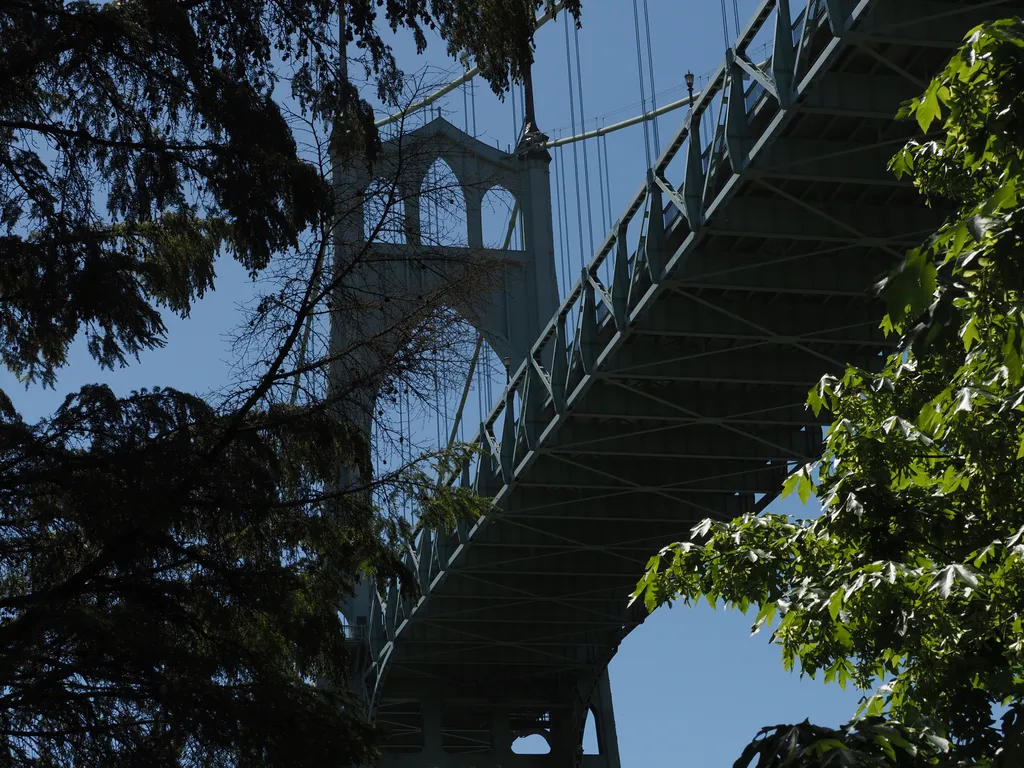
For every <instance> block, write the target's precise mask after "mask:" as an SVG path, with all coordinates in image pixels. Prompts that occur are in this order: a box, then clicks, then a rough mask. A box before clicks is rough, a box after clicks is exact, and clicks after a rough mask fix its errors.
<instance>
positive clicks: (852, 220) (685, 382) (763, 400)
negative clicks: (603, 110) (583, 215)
mask: <svg viewBox="0 0 1024 768" xmlns="http://www.w3.org/2000/svg"><path fill="white" fill-rule="evenodd" d="M902 2H903V0H899V3H892V2H890V3H888V4H887V3H885V2H882V3H879V4H878V7H879V8H881V9H890V10H891V9H892V8H893V7H894V5H899V4H900V3H902ZM907 5H908V6H910V5H914V4H913V3H909V2H908V3H907ZM969 5H970V4H969V3H934V2H933V3H928V4H927V6H928V7H929V8H931V9H932V10H933V12H941V11H942V10H943V9H947V10H955V9H957V8H960V9H963V8H967V7H968V6H969ZM936 8H937V11H936ZM897 10H898V9H897ZM1009 10H1013V9H1004V8H1000V7H995V8H989V9H988V11H987V13H988V15H990V16H997V15H1000V14H1002V13H1005V12H1007V11H1009ZM879 12H882V11H879ZM867 21H868V24H867V25H865V26H864V27H863V28H855V30H854V32H855V33H857V32H858V30H859V29H863V30H868V31H861V32H860V33H859V36H858V35H855V34H853V33H851V35H850V38H851V39H850V42H849V43H846V42H844V43H843V46H842V48H841V50H840V51H839V52H838V53H837V55H835V56H834V57H833V59H832V62H831V64H830V66H829V67H828V70H827V72H825V73H822V74H819V75H818V76H817V81H816V85H815V86H814V87H813V88H812V89H811V90H809V91H807V92H806V93H805V94H804V95H803V98H802V100H801V101H800V102H798V103H797V104H795V105H794V106H792V107H791V108H789V110H787V113H788V114H787V116H786V119H785V121H783V122H782V123H781V128H780V129H779V131H778V132H777V134H776V135H775V136H774V137H772V139H771V140H770V141H768V142H765V143H764V144H763V145H761V146H755V151H754V153H753V154H752V156H751V163H750V165H749V167H747V168H746V169H745V170H743V172H742V173H741V174H738V175H734V174H732V172H731V170H730V171H729V173H728V174H726V175H727V176H728V177H730V178H727V179H723V180H722V181H721V185H722V186H723V188H725V185H726V184H732V188H731V189H730V190H729V191H728V195H727V196H726V197H725V198H723V199H725V202H724V203H723V204H722V205H721V206H720V207H719V208H717V209H716V210H714V211H713V215H711V216H710V218H709V220H708V221H707V223H706V226H705V227H704V228H703V232H702V237H701V238H700V239H699V241H698V242H697V244H696V247H694V248H692V249H691V250H690V252H689V253H688V255H687V256H686V257H685V259H684V260H682V261H681V262H680V265H679V266H678V267H677V268H676V269H675V270H674V271H672V272H671V273H669V274H667V275H666V277H665V278H664V279H663V280H662V281H661V283H660V286H659V289H658V294H657V298H656V300H655V301H653V303H651V305H650V306H649V308H648V310H647V311H646V312H645V313H644V314H643V315H642V317H640V318H638V321H637V322H636V323H635V324H634V326H633V327H632V328H630V329H629V330H628V332H627V333H628V336H629V338H628V341H627V343H624V344H621V345H619V346H618V347H617V349H618V351H617V352H616V353H615V354H614V355H613V356H611V357H610V358H606V359H605V360H604V361H603V363H602V365H601V368H600V370H599V371H597V372H596V373H595V374H594V381H592V382H591V384H590V386H589V389H587V391H586V394H585V396H584V397H583V398H582V399H581V400H580V401H578V402H577V403H576V404H575V406H574V408H573V411H572V413H571V416H570V417H569V418H568V419H566V420H564V422H563V423H562V425H561V426H560V427H559V428H558V429H557V431H554V432H553V433H549V434H548V435H547V436H546V437H545V439H544V441H543V444H542V445H541V446H540V448H539V449H538V450H537V452H536V453H537V455H536V456H535V459H534V461H533V462H532V464H531V465H530V466H529V468H528V469H527V470H526V471H525V472H524V473H522V474H521V475H520V476H518V477H517V480H516V484H515V486H514V488H512V489H511V491H509V492H506V494H505V495H504V497H503V501H502V512H500V513H499V514H497V515H496V517H495V518H494V519H493V520H491V521H490V522H489V524H488V525H486V526H485V527H482V528H481V529H480V530H479V531H477V532H476V533H475V534H474V535H473V538H472V542H471V546H468V547H466V548H465V549H464V551H463V552H462V553H461V555H460V556H459V558H458V559H457V561H456V562H455V563H453V566H452V569H451V571H450V573H449V574H448V576H447V577H446V580H445V581H444V583H443V585H442V587H441V588H440V589H438V590H436V591H434V592H432V593H431V595H430V597H429V600H428V601H427V602H426V603H425V604H424V605H422V606H421V607H420V609H419V610H418V611H417V613H416V614H415V615H414V620H413V621H411V622H410V623H409V625H408V626H406V627H405V628H404V630H403V632H402V635H401V637H400V639H399V641H398V642H397V644H396V647H395V648H394V650H393V652H392V656H391V658H390V660H389V664H390V665H391V669H390V672H389V677H388V680H387V683H386V685H385V688H384V695H383V697H382V699H381V706H382V707H383V708H384V709H386V707H387V706H388V704H387V702H388V701H389V700H391V701H398V700H400V699H402V698H403V691H405V690H407V689H410V690H411V688H412V687H415V685H416V684H427V685H430V686H438V685H440V686H442V688H443V689H444V691H445V692H446V695H450V696H452V697H454V698H462V699H464V700H465V701H472V700H475V699H479V700H480V701H488V702H493V701H494V700H495V699H496V697H504V698H507V699H508V700H510V701H519V702H530V701H536V702H538V706H541V705H543V704H544V702H552V701H558V700H560V698H559V697H560V696H563V695H564V685H565V680H566V679H567V678H572V677H573V676H574V675H578V674H580V673H581V671H582V670H585V669H587V668H590V667H592V666H593V665H595V664H603V663H606V661H607V659H608V658H609V657H610V655H611V654H612V653H613V652H614V648H615V647H616V646H617V645H618V643H619V642H620V641H621V640H622V639H623V637H624V636H625V634H626V633H627V632H628V631H629V630H630V629H631V628H632V627H633V626H635V625H636V623H637V622H638V621H639V620H642V618H643V617H642V615H638V614H635V613H632V614H631V613H630V611H628V610H627V597H628V595H629V593H630V592H631V591H632V590H633V588H634V587H635V584H636V582H637V579H638V577H639V576H640V575H641V574H642V571H643V568H644V565H645V563H646V562H647V560H648V558H649V557H650V556H651V555H652V554H653V553H654V552H656V551H657V550H658V549H659V548H661V547H662V546H664V545H666V544H667V543H669V542H672V541H676V540H680V539H685V538H688V536H689V531H690V528H691V527H692V526H693V525H694V524H695V523H696V522H698V521H699V520H701V519H703V518H705V517H708V516H711V517H715V518H731V517H733V516H736V515H738V514H741V513H744V512H750V511H756V510H759V509H762V508H763V507H764V506H765V505H766V504H767V503H768V502H769V501H771V500H772V499H773V498H774V497H775V496H776V494H777V492H778V491H779V489H780V487H781V484H782V481H783V479H784V478H785V476H786V475H787V474H788V472H789V471H790V470H791V469H792V468H793V467H794V466H795V465H797V464H801V463H804V462H807V461H809V460H812V459H813V458H814V457H815V456H816V455H817V454H818V452H819V451H820V445H821V434H822V426H823V424H822V422H821V421H819V420H817V419H815V417H814V415H813V414H812V413H811V412H810V411H809V410H808V409H806V408H805V402H806V397H807V393H808V390H809V389H810V388H811V386H812V385H813V384H814V383H815V382H817V381H818V380H819V378H820V377H821V376H822V375H824V374H826V373H829V372H833V373H836V372H841V371H842V370H843V369H844V368H845V366H847V365H850V364H852V365H856V366H860V367H864V368H869V369H870V368H877V367H878V366H879V365H880V364H881V362H882V361H883V359H884V356H885V355H886V354H888V353H889V352H890V351H891V350H892V348H893V341H892V340H891V339H890V340H887V339H885V337H884V336H883V334H882V332H881V331H880V330H879V322H880V319H881V317H882V315H883V313H884V308H883V306H882V304H881V303H880V301H879V300H878V299H877V298H875V297H874V296H873V294H872V293H871V291H870V290H869V289H870V287H871V286H872V285H873V284H874V283H875V282H876V281H877V280H878V279H879V278H880V277H881V276H883V275H884V274H885V273H886V271H887V270H889V269H890V268H891V267H892V266H893V265H894V264H896V263H898V260H899V259H900V258H901V257H902V256H903V254H905V252H906V250H907V248H908V247H913V246H915V245H917V244H919V243H920V242H921V241H922V240H923V239H924V238H925V237H926V236H927V234H928V233H929V232H931V231H934V229H935V227H936V226H937V225H938V223H939V222H940V213H939V212H936V211H935V210H932V209H929V208H927V207H926V206H925V205H924V204H923V201H922V200H921V198H920V197H919V196H918V194H917V193H916V191H915V190H914V188H913V187H912V186H911V185H910V184H909V183H907V182H906V181H899V180H897V179H896V178H895V177H894V176H893V175H892V174H891V173H890V172H889V171H888V170H887V167H886V166H887V162H888V160H889V158H891V157H892V155H893V154H894V153H895V152H896V151H897V150H898V149H899V148H900V147H901V146H902V145H903V144H904V143H905V142H906V141H907V140H908V139H909V138H912V137H913V136H914V135H915V134H916V133H917V132H918V130H917V125H916V123H914V122H913V121H904V122H899V123H897V122H895V121H894V120H893V116H894V115H895V113H896V111H897V109H898V108H899V106H900V103H901V101H902V100H904V99H907V98H910V97H912V96H914V95H916V94H917V93H920V92H921V91H922V89H923V85H924V84H925V83H927V81H928V80H929V79H930V78H931V77H932V76H933V75H934V74H935V73H936V72H937V71H938V70H939V69H940V68H941V66H943V64H944V63H945V61H946V59H947V58H948V56H949V54H950V49H951V48H952V47H953V46H954V45H955V44H956V43H957V41H958V40H959V39H960V38H961V37H962V35H963V33H964V32H965V31H966V30H967V28H968V27H969V24H970V23H974V22H976V21H977V19H975V18H970V19H968V18H967V17H966V16H963V15H961V16H955V15H949V14H947V15H946V16H941V15H940V17H939V19H938V20H936V21H935V22H933V23H932V26H931V28H930V29H931V31H929V29H928V28H927V25H926V26H925V27H924V28H922V27H921V25H918V26H906V25H904V26H903V27H898V28H897V29H898V30H899V32H898V33H897V32H895V31H890V32H889V33H887V34H886V33H884V30H881V31H879V33H877V34H874V35H873V34H872V33H871V32H870V21H871V18H870V17H869V18H868V20H867ZM831 39H832V37H831V35H830V34H829V32H828V30H827V28H825V29H824V30H823V31H822V32H821V40H819V41H817V44H818V45H819V46H824V45H825V44H827V42H828V41H830V40H831ZM777 113H778V107H777V106H776V105H775V104H774V102H766V103H765V105H764V109H763V113H762V114H759V113H758V112H755V114H754V115H753V116H752V118H751V133H752V136H754V137H757V136H758V135H759V134H758V131H759V126H758V121H759V120H760V121H762V124H766V123H768V122H770V121H772V120H774V119H775V118H776V115H777ZM688 234H689V231H688V229H687V227H686V224H685V221H684V220H682V219H680V218H679V217H678V216H676V217H673V218H672V221H671V222H670V228H669V245H670V251H671V252H674V251H675V250H676V248H677V247H678V246H679V245H680V244H681V243H682V242H683V240H684V238H685V237H686V236H687V235H688ZM648 285H649V284H648ZM646 287H647V286H646V285H639V286H634V292H635V295H640V294H642V293H643V292H644V290H646ZM615 333H616V329H615V327H614V324H613V323H612V322H611V320H610V318H606V319H605V321H604V322H603V324H602V326H601V339H600V342H601V345H602V347H603V345H604V344H605V343H606V342H608V341H609V340H610V339H611V337H612V336H613V335H615ZM581 375H582V374H577V376H581ZM572 377H573V374H572V373H570V382H572ZM570 389H571V387H570ZM552 415H553V414H552ZM384 709H382V712H383V711H384Z"/></svg>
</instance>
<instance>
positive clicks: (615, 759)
mask: <svg viewBox="0 0 1024 768" xmlns="http://www.w3.org/2000/svg"><path fill="white" fill-rule="evenodd" d="M590 709H591V711H592V712H593V713H594V730H596V731H597V751H598V754H597V755H584V756H583V765H584V768H622V764H621V763H620V761H619V739H618V735H617V734H616V732H615V712H614V710H613V709H612V683H611V679H610V678H609V677H608V669H607V668H605V670H604V672H602V673H601V677H599V678H598V680H597V685H596V686H595V687H594V693H593V695H592V697H591V699H590Z"/></svg>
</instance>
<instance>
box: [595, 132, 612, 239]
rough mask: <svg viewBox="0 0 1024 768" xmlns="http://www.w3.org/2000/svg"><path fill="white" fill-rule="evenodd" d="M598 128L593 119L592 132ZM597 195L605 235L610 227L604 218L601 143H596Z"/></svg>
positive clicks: (602, 229)
mask: <svg viewBox="0 0 1024 768" xmlns="http://www.w3.org/2000/svg"><path fill="white" fill-rule="evenodd" d="M598 128H600V124H599V123H598V121H597V119H596V118H595V119H594V130H597V129H598ZM597 194H598V195H599V197H600V200H601V231H602V232H604V233H605V234H607V233H608V228H609V227H610V226H611V225H610V224H609V223H608V220H607V218H606V217H605V215H604V214H605V209H604V161H603V160H602V152H601V141H600V140H598V142H597Z"/></svg>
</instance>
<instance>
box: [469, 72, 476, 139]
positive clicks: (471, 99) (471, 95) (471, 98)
mask: <svg viewBox="0 0 1024 768" xmlns="http://www.w3.org/2000/svg"><path fill="white" fill-rule="evenodd" d="M469 103H470V104H471V105H472V107H473V138H474V139H475V138H476V136H477V134H476V84H475V83H474V82H473V81H472V80H470V82H469Z"/></svg>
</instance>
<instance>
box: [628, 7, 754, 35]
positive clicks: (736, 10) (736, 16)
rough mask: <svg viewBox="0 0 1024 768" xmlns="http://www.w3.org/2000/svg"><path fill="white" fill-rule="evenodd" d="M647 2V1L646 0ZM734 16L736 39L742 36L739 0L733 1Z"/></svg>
mask: <svg viewBox="0 0 1024 768" xmlns="http://www.w3.org/2000/svg"><path fill="white" fill-rule="evenodd" d="M645 2H646V0H645ZM732 15H733V19H734V20H735V21H736V37H739V36H740V6H739V3H738V2H737V0H732Z"/></svg>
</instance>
